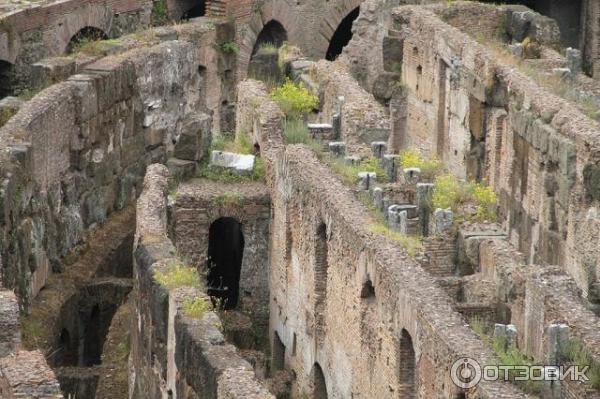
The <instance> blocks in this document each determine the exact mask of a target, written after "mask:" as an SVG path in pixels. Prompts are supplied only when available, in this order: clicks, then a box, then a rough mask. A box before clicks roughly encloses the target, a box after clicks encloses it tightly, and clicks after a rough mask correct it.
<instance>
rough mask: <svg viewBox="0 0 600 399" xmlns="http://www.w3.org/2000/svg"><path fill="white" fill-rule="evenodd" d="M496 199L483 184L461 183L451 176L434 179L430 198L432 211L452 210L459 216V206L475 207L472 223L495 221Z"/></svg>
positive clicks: (489, 188)
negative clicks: (472, 205) (439, 209)
mask: <svg viewBox="0 0 600 399" xmlns="http://www.w3.org/2000/svg"><path fill="white" fill-rule="evenodd" d="M497 201H498V199H497V197H496V193H495V192H494V190H493V189H492V188H491V187H490V186H488V185H487V184H485V183H479V182H463V181H460V180H458V179H457V178H456V177H454V176H453V175H451V174H444V175H440V176H437V177H436V178H435V186H434V188H433V193H432V196H431V205H432V209H436V208H441V209H448V208H450V209H452V211H453V212H455V213H457V214H460V213H461V206H462V205H464V204H467V203H473V204H474V205H475V209H476V211H475V214H474V215H473V216H472V219H473V220H474V221H484V220H487V221H491V222H492V221H495V220H496V219H497V217H498V216H497V213H496V204H497Z"/></svg>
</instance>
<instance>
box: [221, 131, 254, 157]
mask: <svg viewBox="0 0 600 399" xmlns="http://www.w3.org/2000/svg"><path fill="white" fill-rule="evenodd" d="M212 150H219V151H228V152H234V153H236V154H252V153H253V150H254V148H253V147H252V142H251V140H250V137H249V136H248V135H247V134H246V133H245V132H240V133H238V134H237V135H235V136H234V135H232V134H227V133H223V134H221V135H220V136H218V137H217V138H215V139H214V140H213V142H212V144H211V151H212Z"/></svg>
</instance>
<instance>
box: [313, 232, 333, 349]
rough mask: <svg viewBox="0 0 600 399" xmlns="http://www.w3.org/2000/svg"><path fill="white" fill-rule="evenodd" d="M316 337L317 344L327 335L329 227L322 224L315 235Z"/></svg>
mask: <svg viewBox="0 0 600 399" xmlns="http://www.w3.org/2000/svg"><path fill="white" fill-rule="evenodd" d="M314 249H315V270H314V294H315V311H314V315H315V336H316V340H317V342H322V340H323V338H324V335H325V308H326V306H327V277H328V269H329V260H328V252H329V248H328V243H327V226H326V225H325V223H320V224H319V226H318V227H317V230H316V234H315V246H314Z"/></svg>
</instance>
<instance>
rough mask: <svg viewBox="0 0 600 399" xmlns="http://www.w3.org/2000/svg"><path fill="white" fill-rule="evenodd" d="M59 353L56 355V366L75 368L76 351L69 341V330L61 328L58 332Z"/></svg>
mask: <svg viewBox="0 0 600 399" xmlns="http://www.w3.org/2000/svg"><path fill="white" fill-rule="evenodd" d="M59 345H60V351H59V353H58V357H57V360H58V364H61V365H62V366H75V365H77V350H76V347H75V345H73V342H72V340H71V334H69V330H67V329H66V328H63V329H62V331H61V332H60V338H59Z"/></svg>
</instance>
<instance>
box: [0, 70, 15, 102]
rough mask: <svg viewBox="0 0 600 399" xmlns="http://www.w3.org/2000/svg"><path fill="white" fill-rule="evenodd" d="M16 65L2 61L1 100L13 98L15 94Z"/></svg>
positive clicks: (0, 73) (0, 72)
mask: <svg viewBox="0 0 600 399" xmlns="http://www.w3.org/2000/svg"><path fill="white" fill-rule="evenodd" d="M13 79H14V65H13V64H11V63H10V62H7V61H3V60H0V99H2V98H4V97H8V96H12V95H13V92H14V87H13V86H14V83H13Z"/></svg>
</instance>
